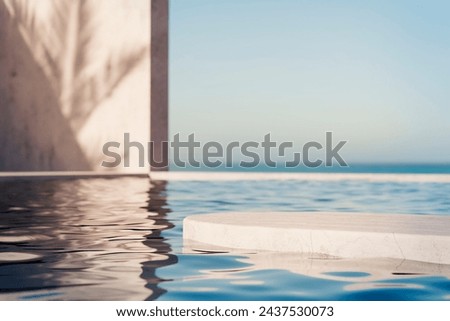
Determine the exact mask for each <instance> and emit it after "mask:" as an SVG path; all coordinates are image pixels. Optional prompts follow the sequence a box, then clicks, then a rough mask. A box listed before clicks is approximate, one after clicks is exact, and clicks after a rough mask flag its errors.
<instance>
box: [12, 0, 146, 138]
mask: <svg viewBox="0 0 450 321" xmlns="http://www.w3.org/2000/svg"><path fill="white" fill-rule="evenodd" d="M94 3H95V1H93V0H57V1H52V2H51V11H50V13H49V15H48V20H47V21H46V23H43V22H42V21H39V19H37V17H36V12H35V10H33V4H34V5H36V4H35V3H33V2H32V1H29V0H12V1H9V2H8V5H9V8H10V10H11V13H12V16H13V18H14V19H15V20H16V23H17V24H18V25H19V26H20V31H21V33H22V34H23V36H24V38H25V40H26V42H27V44H28V45H29V47H30V49H31V50H32V52H33V54H34V55H35V58H36V60H37V61H38V62H39V63H40V64H41V66H42V68H43V70H44V72H45V74H46V75H47V77H48V79H49V81H50V83H51V86H52V90H53V91H54V92H55V95H56V96H57V97H58V99H59V103H60V106H61V110H62V113H63V115H64V116H65V117H66V118H67V119H68V120H69V121H70V124H71V127H72V128H73V130H74V131H75V132H76V131H78V130H79V129H81V128H82V127H83V125H84V124H85V123H86V121H87V120H88V119H89V117H90V116H91V115H92V113H93V112H94V111H95V109H96V108H97V107H98V106H99V105H100V104H101V103H102V102H104V101H105V100H107V99H108V98H109V97H111V96H112V95H113V93H114V92H115V90H116V89H117V88H118V87H119V86H120V85H121V83H122V82H123V81H124V80H125V78H126V77H127V76H128V75H130V74H131V72H132V71H133V70H134V69H135V68H136V67H138V66H139V64H140V63H141V62H142V61H143V60H145V59H146V58H147V57H148V54H149V45H142V46H138V47H135V48H133V49H128V50H126V52H123V50H121V51H120V52H112V53H108V56H107V57H106V59H104V61H103V63H102V64H101V65H100V66H98V64H97V65H94V64H93V63H92V62H93V60H94V59H93V58H92V57H91V56H90V53H91V52H92V49H93V48H95V30H96V28H97V27H98V21H97V19H96V16H95V14H94V13H95V10H93V4H94ZM43 35H44V36H43Z"/></svg>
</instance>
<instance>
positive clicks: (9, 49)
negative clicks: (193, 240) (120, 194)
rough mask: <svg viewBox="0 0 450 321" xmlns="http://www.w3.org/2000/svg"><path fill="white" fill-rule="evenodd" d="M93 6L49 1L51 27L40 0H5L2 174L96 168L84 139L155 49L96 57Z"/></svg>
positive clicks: (0, 50) (0, 32) (85, 0)
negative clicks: (102, 108)
mask: <svg viewBox="0 0 450 321" xmlns="http://www.w3.org/2000/svg"><path fill="white" fill-rule="evenodd" d="M94 4H95V1H92V0H60V1H52V2H48V8H47V9H46V15H45V17H46V19H45V23H44V22H43V19H42V18H41V19H39V17H38V15H37V14H36V12H37V11H38V10H37V6H36V2H33V1H26V0H13V1H7V0H0V46H1V47H0V112H1V117H0V170H3V171H21V170H31V171H33V170H44V171H45V170H91V169H94V168H95V164H93V163H94V162H97V161H98V159H95V158H94V157H92V155H87V154H86V150H87V149H89V148H90V149H91V150H92V149H93V147H92V146H91V147H88V148H86V146H83V145H82V144H80V142H79V139H78V138H77V137H78V134H79V132H81V130H82V129H83V127H84V126H85V124H86V122H87V121H88V120H89V118H90V117H91V116H92V114H93V113H94V112H95V110H96V109H97V108H98V107H99V106H101V105H102V104H103V103H104V102H105V101H107V100H108V99H110V98H111V96H112V95H113V94H114V92H115V91H116V90H117V88H118V87H119V86H120V85H121V84H122V83H123V81H124V80H125V78H126V77H127V76H129V74H130V73H131V72H132V71H133V70H134V69H135V68H136V67H137V66H139V65H140V64H141V63H142V61H143V60H145V59H146V58H148V51H149V48H148V45H147V44H145V45H142V46H138V47H136V46H135V47H133V49H131V50H127V51H126V52H124V51H125V50H123V49H121V50H120V51H119V50H117V51H118V53H111V50H110V51H109V52H108V53H107V54H106V55H103V56H100V57H99V56H98V55H96V52H95V49H96V48H97V47H98V46H99V42H98V41H97V39H96V35H97V33H96V32H95V31H96V29H97V28H98V27H99V24H101V22H102V21H101V19H98V17H97V15H96V14H95V13H96V11H95V10H94V9H93V5H94ZM99 62H100V63H99ZM90 132H91V133H93V134H94V135H95V134H96V132H95V130H94V131H93V130H92V129H90ZM93 140H94V141H95V137H93ZM96 141H97V144H98V141H99V139H98V138H97V140H96ZM94 149H95V147H94ZM98 149H99V151H101V148H100V147H99V148H98Z"/></svg>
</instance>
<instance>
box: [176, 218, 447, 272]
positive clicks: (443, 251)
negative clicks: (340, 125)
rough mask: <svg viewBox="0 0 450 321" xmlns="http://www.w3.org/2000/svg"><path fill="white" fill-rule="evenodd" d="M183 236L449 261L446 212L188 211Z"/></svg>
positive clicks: (236, 244) (264, 247)
mask: <svg viewBox="0 0 450 321" xmlns="http://www.w3.org/2000/svg"><path fill="white" fill-rule="evenodd" d="M183 229H184V230H183V237H184V239H186V240H190V241H194V242H199V243H205V244H211V245H213V246H221V247H226V248H231V249H250V250H261V251H276V252H297V253H310V254H322V255H330V256H336V257H343V258H395V259H406V260H415V261H424V262H431V263H439V264H450V217H446V216H434V215H404V214H367V213H318V212H311V213H307V212H299V213H294V212H261V213H259V212H250V213H245V212H232V213H219V214H205V215H193V216H188V217H187V218H185V220H184V224H183Z"/></svg>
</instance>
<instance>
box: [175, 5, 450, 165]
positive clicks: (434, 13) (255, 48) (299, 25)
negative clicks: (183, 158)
mask: <svg viewBox="0 0 450 321" xmlns="http://www.w3.org/2000/svg"><path fill="white" fill-rule="evenodd" d="M170 10H171V12H170V15H171V16H170V118H171V122H170V129H171V134H172V135H173V134H175V133H178V132H180V133H182V135H183V134H184V135H187V134H189V133H195V134H196V136H197V137H199V138H201V139H202V141H206V140H218V141H221V142H226V141H231V140H239V141H244V140H248V139H255V140H258V141H260V140H261V139H262V137H263V136H264V134H266V133H269V132H271V133H272V136H273V137H274V138H276V139H277V140H279V141H281V140H289V141H293V142H295V144H296V145H297V144H298V146H301V144H303V143H304V142H307V141H311V140H319V141H320V142H323V141H324V139H325V132H326V131H332V132H333V133H334V137H335V138H336V139H339V140H347V141H348V143H347V145H346V146H345V147H344V148H343V154H344V155H345V157H346V158H347V159H348V160H349V161H350V162H367V161H373V162H402V161H409V162H447V163H448V162H450V135H449V134H450V99H449V96H450V59H449V57H450V19H449V18H448V14H449V12H450V1H414V0H413V1H411V0H409V1H398V0H396V1H392V0H376V1H356V0H355V1H345V0H342V1H331V0H329V1H320V0H314V1H313V0H303V1H302V0H171V1H170Z"/></svg>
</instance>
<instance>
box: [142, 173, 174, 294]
mask: <svg viewBox="0 0 450 321" xmlns="http://www.w3.org/2000/svg"><path fill="white" fill-rule="evenodd" d="M166 187H167V181H153V182H152V187H151V188H150V191H149V200H148V207H147V209H148V211H149V213H150V216H149V218H150V219H151V220H154V224H155V225H156V226H157V227H159V228H158V229H155V230H153V231H152V233H151V234H150V235H148V236H147V240H146V241H144V244H145V245H147V246H148V247H149V248H151V249H152V250H156V251H157V252H158V256H157V257H155V259H154V260H150V261H147V262H144V263H142V274H141V277H142V278H143V279H145V280H146V281H147V285H146V286H147V288H149V289H151V290H152V294H151V295H150V296H149V297H148V298H147V300H155V299H157V298H158V297H160V296H161V295H163V294H164V293H166V292H167V291H166V290H165V289H164V288H163V287H161V286H160V285H161V282H164V281H170V280H163V279H160V278H159V277H158V276H157V269H158V268H162V267H164V266H168V265H172V264H175V263H177V262H178V258H177V257H176V255H174V254H171V252H172V249H171V247H170V245H169V243H167V242H166V241H165V239H164V236H163V235H162V231H163V230H165V229H170V228H173V224H172V223H171V222H169V221H168V219H167V214H168V213H170V212H171V210H170V208H169V207H168V203H167V195H166V194H167V191H166Z"/></svg>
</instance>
